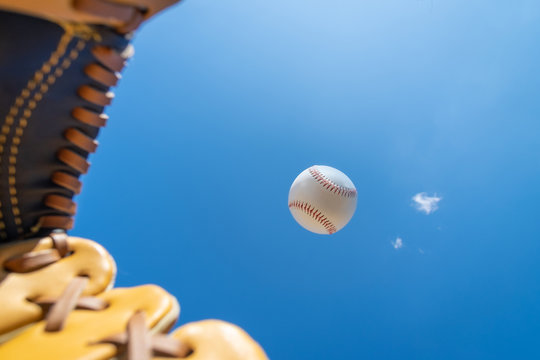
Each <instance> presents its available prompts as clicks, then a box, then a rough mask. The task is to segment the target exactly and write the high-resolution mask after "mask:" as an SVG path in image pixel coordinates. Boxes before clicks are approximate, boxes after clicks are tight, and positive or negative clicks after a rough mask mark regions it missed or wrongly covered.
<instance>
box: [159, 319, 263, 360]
mask: <svg viewBox="0 0 540 360" xmlns="http://www.w3.org/2000/svg"><path fill="white" fill-rule="evenodd" d="M172 336H173V337H174V338H176V339H178V340H180V341H181V342H183V343H184V344H186V345H188V346H189V347H191V349H192V350H193V353H192V354H191V355H189V356H188V357H187V358H186V359H187V360H263V359H268V357H267V356H266V354H265V353H264V350H263V349H262V348H261V346H260V345H259V344H257V343H256V342H255V341H254V340H253V339H252V338H251V337H250V336H249V335H248V334H247V333H246V332H245V331H244V330H242V329H241V328H239V327H238V326H236V325H233V324H230V323H227V322H225V321H221V320H204V321H198V322H193V323H189V324H186V325H184V326H182V327H180V328H178V329H177V330H176V331H175V332H174V333H173V334H172ZM153 359H154V360H166V358H162V357H154V358H153Z"/></svg>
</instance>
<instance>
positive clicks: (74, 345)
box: [0, 285, 179, 360]
mask: <svg viewBox="0 0 540 360" xmlns="http://www.w3.org/2000/svg"><path fill="white" fill-rule="evenodd" d="M97 297H98V298H100V299H103V300H105V301H106V302H107V303H108V304H109V306H108V307H107V308H106V309H104V310H100V311H89V310H73V311H72V312H71V314H70V315H69V317H68V319H67V322H66V326H65V328H64V329H63V330H62V331H58V332H46V331H44V327H45V321H40V322H39V323H37V324H35V325H33V326H31V327H29V328H28V329H26V330H25V331H23V332H22V333H21V334H20V335H18V336H17V337H15V338H14V339H12V340H10V341H8V342H7V343H5V344H3V345H2V346H0V359H18V360H25V359H28V360H34V359H40V358H44V354H46V355H45V358H47V359H56V360H61V359H66V360H68V359H86V360H101V359H111V358H113V357H114V356H116V355H117V354H118V348H117V347H116V346H115V345H113V344H109V343H101V340H103V339H105V338H106V337H107V336H110V335H114V334H119V333H123V332H124V331H125V329H126V326H127V323H128V321H129V319H130V318H131V316H133V314H135V313H136V312H137V311H144V313H145V314H146V320H147V326H148V328H150V329H152V330H153V332H163V331H165V330H166V329H168V328H169V327H170V326H172V324H174V322H175V321H176V319H177V317H178V314H179V307H178V303H177V302H176V299H175V298H174V297H173V296H171V295H170V294H168V293H167V292H166V291H165V290H163V289H161V288H160V287H158V286H155V285H145V286H139V287H135V288H118V289H113V290H110V291H108V292H106V293H103V294H101V295H98V296H97ZM30 344H31V346H29V345H30Z"/></svg>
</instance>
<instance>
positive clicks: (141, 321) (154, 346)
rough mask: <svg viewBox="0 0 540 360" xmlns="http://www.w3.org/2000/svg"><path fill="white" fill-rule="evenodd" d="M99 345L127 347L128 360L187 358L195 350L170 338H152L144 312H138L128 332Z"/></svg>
mask: <svg viewBox="0 0 540 360" xmlns="http://www.w3.org/2000/svg"><path fill="white" fill-rule="evenodd" d="M98 343H112V344H115V345H116V346H123V345H127V349H128V355H127V359H126V360H149V359H150V357H151V356H152V355H154V356H160V357H167V358H185V357H187V356H188V355H190V354H191V353H192V352H193V350H192V349H191V348H190V347H189V346H187V345H186V344H184V343H182V342H180V341H179V340H177V339H174V338H172V337H169V336H165V335H161V334H156V335H154V336H152V337H150V335H149V333H148V329H147V328H146V323H145V316H144V312H142V311H139V312H136V313H135V314H134V315H133V316H132V317H131V319H130V320H129V322H128V326H127V331H126V332H123V333H120V334H114V335H111V336H108V337H107V338H105V339H103V340H101V341H99V342H98Z"/></svg>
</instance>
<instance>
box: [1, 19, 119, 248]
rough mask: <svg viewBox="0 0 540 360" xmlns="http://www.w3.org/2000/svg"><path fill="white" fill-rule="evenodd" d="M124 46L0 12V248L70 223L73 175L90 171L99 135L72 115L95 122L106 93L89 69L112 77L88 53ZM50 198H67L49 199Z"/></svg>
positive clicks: (108, 36) (108, 37)
mask: <svg viewBox="0 0 540 360" xmlns="http://www.w3.org/2000/svg"><path fill="white" fill-rule="evenodd" d="M21 44H24V46H21ZM128 44H129V37H128V36H127V35H121V34H119V33H117V32H115V31H113V30H111V29H110V28H107V27H105V26H92V27H89V26H78V25H77V26H76V25H67V24H66V25H64V26H63V27H62V26H59V25H57V24H55V23H52V22H49V21H45V20H42V19H37V18H33V17H29V16H24V15H20V14H14V13H8V12H0V79H1V83H0V129H1V130H2V132H1V133H0V243H1V242H6V241H8V240H9V241H13V240H16V239H21V238H30V237H39V236H45V235H47V234H48V233H49V231H50V230H51V229H54V228H63V229H68V228H70V227H72V226H73V224H72V222H73V220H72V218H71V216H72V215H73V213H74V211H75V207H74V206H73V205H72V204H71V203H70V202H69V201H70V200H71V199H72V198H73V196H74V195H75V191H80V187H79V188H77V185H78V184H77V183H76V182H77V178H78V177H79V176H80V175H81V174H83V173H85V172H86V171H87V170H88V166H89V163H88V162H87V160H86V158H87V157H88V155H89V151H91V150H95V146H94V145H97V143H95V144H94V143H93V139H94V138H95V137H96V136H97V135H98V132H99V127H96V126H93V125H90V124H89V123H87V122H84V121H82V120H80V119H77V118H76V117H75V116H74V114H73V112H74V109H78V111H79V113H80V112H82V111H84V110H86V111H88V112H89V113H90V114H91V115H94V116H95V118H98V119H99V116H100V115H99V114H101V113H102V112H103V111H104V106H105V105H107V104H109V103H110V98H112V95H111V93H110V92H109V86H107V85H104V84H103V83H102V82H99V81H96V80H95V79H94V78H92V77H91V76H89V75H88V74H92V75H95V74H96V72H95V71H92V68H90V69H87V68H88V67H92V66H93V67H94V68H95V67H98V66H99V67H102V69H101V70H102V73H101V75H106V74H111V72H110V71H105V70H103V69H106V66H103V65H102V64H101V62H100V61H99V60H97V59H96V57H95V56H94V55H93V54H92V51H93V50H94V49H95V48H98V47H101V48H106V49H108V50H109V51H115V52H116V53H118V54H121V53H123V52H125V51H126V50H129V48H128ZM28 49H32V51H30V52H29V50H28ZM87 73H88V74H87ZM112 74H114V72H112ZM99 75H100V73H97V76H99ZM109 80H110V79H109ZM96 97H97V98H98V99H96ZM101 97H103V99H108V98H109V100H106V101H103V100H102V99H101ZM75 115H76V114H75ZM75 132H77V133H75ZM75 136H77V139H75V140H73V139H74V137H75ZM82 136H84V138H82ZM73 141H75V143H74V142H73ZM77 141H78V143H77ZM81 142H84V144H83V146H81ZM85 147H86V149H85ZM61 176H64V177H65V176H68V177H69V179H67V180H68V182H69V183H67V184H66V183H65V181H66V179H59V177H61ZM53 180H54V181H56V182H53ZM59 184H60V185H59ZM62 185H63V186H62ZM49 195H56V196H60V197H62V198H64V199H67V200H68V201H65V202H63V203H62V202H59V201H58V198H56V201H53V200H55V199H54V198H53V199H52V200H51V199H50V198H49V199H48V200H49V201H47V197H48V196H49ZM44 220H45V221H44Z"/></svg>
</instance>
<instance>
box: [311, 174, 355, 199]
mask: <svg viewBox="0 0 540 360" xmlns="http://www.w3.org/2000/svg"><path fill="white" fill-rule="evenodd" d="M308 171H309V173H310V174H311V176H313V178H314V179H315V181H317V182H318V183H319V184H321V185H322V186H323V187H324V188H325V189H327V190H330V191H331V192H333V193H334V194H338V195H341V196H345V197H356V189H351V188H348V187H345V186H341V185H338V184H336V183H335V182H333V181H332V180H330V179H329V178H327V177H326V176H324V174H323V173H321V172H320V171H319V170H317V169H316V168H314V167H310V168H309V169H308Z"/></svg>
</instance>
